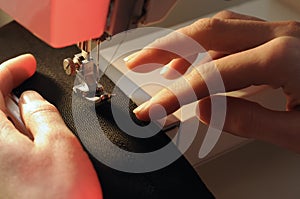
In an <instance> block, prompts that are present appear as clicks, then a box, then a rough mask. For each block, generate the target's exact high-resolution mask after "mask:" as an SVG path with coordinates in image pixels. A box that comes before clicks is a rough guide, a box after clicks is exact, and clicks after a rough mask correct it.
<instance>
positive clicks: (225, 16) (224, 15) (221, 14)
mask: <svg viewBox="0 0 300 199" xmlns="http://www.w3.org/2000/svg"><path fill="white" fill-rule="evenodd" d="M234 15H235V13H234V12H232V11H229V10H222V11H220V12H218V13H217V14H216V15H214V17H215V18H223V19H230V18H232V17H233V16H234Z"/></svg>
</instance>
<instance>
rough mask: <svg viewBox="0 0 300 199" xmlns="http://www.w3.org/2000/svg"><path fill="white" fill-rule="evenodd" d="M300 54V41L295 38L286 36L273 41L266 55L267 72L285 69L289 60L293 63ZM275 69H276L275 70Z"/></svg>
mask: <svg viewBox="0 0 300 199" xmlns="http://www.w3.org/2000/svg"><path fill="white" fill-rule="evenodd" d="M299 53H300V40H299V39H297V38H294V37H289V36H284V37H277V38H275V39H274V40H272V43H271V45H270V46H269V48H268V50H267V51H266V52H265V54H264V61H265V64H263V66H264V68H263V69H264V70H266V71H265V72H272V71H273V72H274V70H275V69H279V68H278V67H280V68H282V69H283V68H284V67H282V65H286V64H287V63H288V62H287V60H289V61H291V60H294V59H295V58H298V56H299ZM274 67H275V68H274Z"/></svg>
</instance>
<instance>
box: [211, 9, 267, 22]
mask: <svg viewBox="0 0 300 199" xmlns="http://www.w3.org/2000/svg"><path fill="white" fill-rule="evenodd" d="M213 18H221V19H242V20H249V21H265V20H263V19H260V18H257V17H253V16H249V15H244V14H240V13H236V12H232V11H229V10H223V11H221V12H218V13H217V14H215V15H214V16H213Z"/></svg>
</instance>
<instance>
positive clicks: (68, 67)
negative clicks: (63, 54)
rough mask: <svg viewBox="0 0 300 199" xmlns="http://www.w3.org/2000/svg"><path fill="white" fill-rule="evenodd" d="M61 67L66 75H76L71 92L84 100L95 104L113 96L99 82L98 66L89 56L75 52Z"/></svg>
mask: <svg viewBox="0 0 300 199" xmlns="http://www.w3.org/2000/svg"><path fill="white" fill-rule="evenodd" d="M63 68H64V71H65V73H66V74H67V75H76V80H75V86H73V92H74V93H76V94H79V95H80V96H82V97H83V98H85V99H86V100H88V101H92V102H94V103H95V104H96V105H97V104H101V103H103V102H106V101H109V100H110V99H111V97H112V96H114V95H113V94H111V93H109V92H107V91H106V90H105V88H104V86H103V85H102V84H100V83H99V76H100V75H99V74H100V72H99V68H98V66H97V65H96V64H95V63H94V62H93V59H92V58H91V57H88V59H87V58H86V56H84V55H83V54H82V53H79V54H76V55H75V56H74V58H73V59H71V58H67V59H65V60H64V62H63Z"/></svg>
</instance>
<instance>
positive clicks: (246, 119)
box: [235, 103, 262, 138]
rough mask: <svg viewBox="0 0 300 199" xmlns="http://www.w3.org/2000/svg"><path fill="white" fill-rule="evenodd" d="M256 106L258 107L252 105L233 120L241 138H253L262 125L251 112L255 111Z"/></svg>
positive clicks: (254, 104) (255, 113)
mask: <svg viewBox="0 0 300 199" xmlns="http://www.w3.org/2000/svg"><path fill="white" fill-rule="evenodd" d="M251 106H252V107H251ZM257 106H259V105H258V104H256V103H253V104H252V105H250V107H249V109H247V111H246V112H244V113H243V114H241V115H239V116H237V117H236V118H235V119H236V121H235V124H236V129H237V132H238V134H241V135H243V137H246V138H253V137H254V133H257V132H258V130H259V127H260V126H261V125H262V124H261V121H260V120H258V119H257V118H258V117H257V112H255V111H253V110H257Z"/></svg>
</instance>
